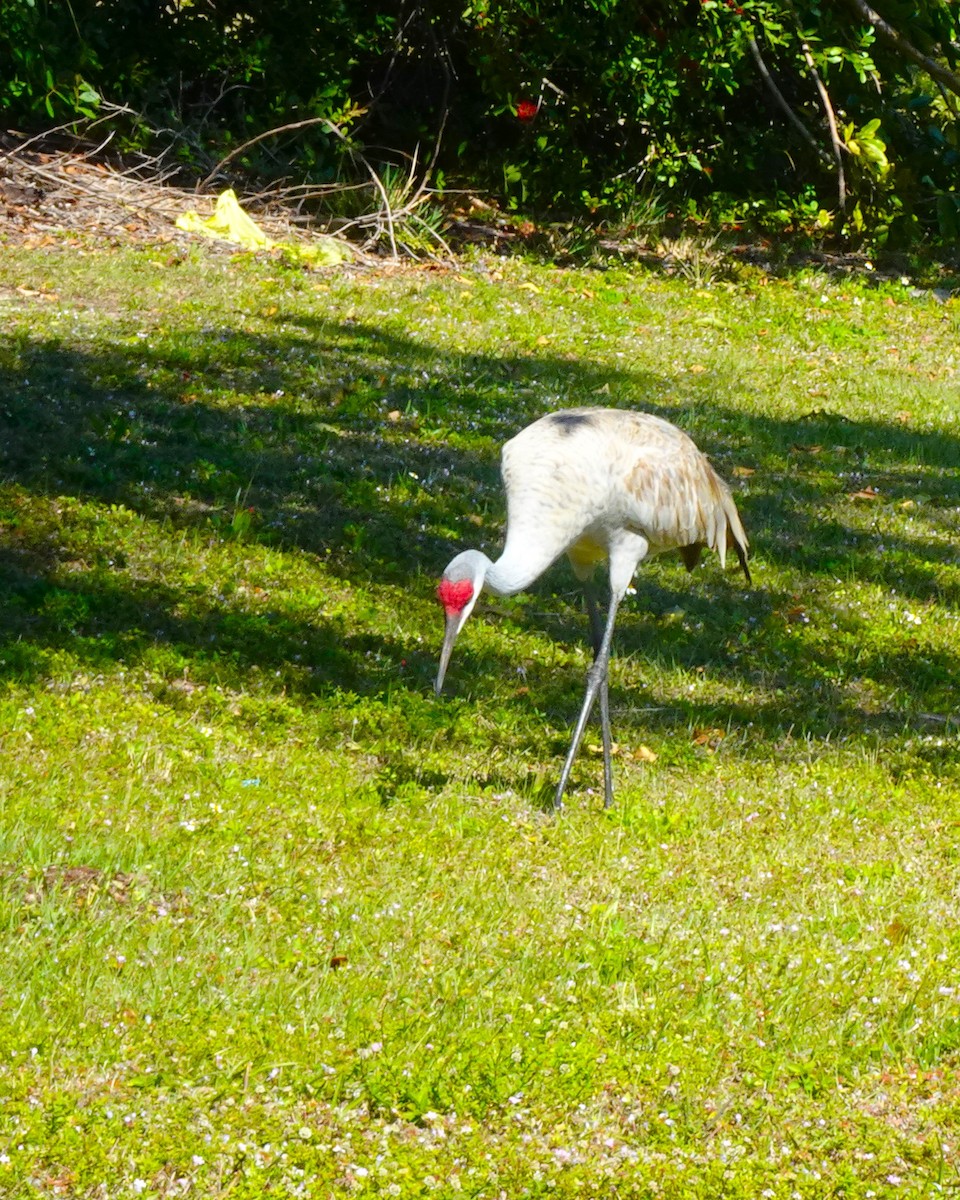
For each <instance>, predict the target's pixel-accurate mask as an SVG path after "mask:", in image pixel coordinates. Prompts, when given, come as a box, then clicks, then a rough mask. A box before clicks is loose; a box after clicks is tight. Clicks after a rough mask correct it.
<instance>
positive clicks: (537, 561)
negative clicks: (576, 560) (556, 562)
mask: <svg viewBox="0 0 960 1200" xmlns="http://www.w3.org/2000/svg"><path fill="white" fill-rule="evenodd" d="M552 561H553V559H552V558H549V559H548V558H545V557H544V555H543V554H542V553H540V554H538V553H537V551H536V549H532V548H531V547H529V546H527V547H523V548H517V547H516V546H515V545H514V546H511V544H510V541H509V539H508V541H507V545H506V546H505V547H504V550H503V553H502V554H501V555H500V557H499V558H498V559H497V561H496V562H490V560H489V559H487V562H488V563H489V566H488V567H487V570H486V574H485V577H484V581H483V586H484V588H485V589H486V590H487V591H488V592H492V593H493V595H494V596H512V595H513V594H514V592H522V591H523V589H524V588H527V587H529V586H530V584H531V583H533V581H534V580H535V579H537V578H539V576H541V575H542V574H543V572H544V571H545V570H546V569H547V567H549V566H550V563H551V562H552Z"/></svg>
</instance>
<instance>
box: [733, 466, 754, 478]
mask: <svg viewBox="0 0 960 1200" xmlns="http://www.w3.org/2000/svg"><path fill="white" fill-rule="evenodd" d="M756 473H757V470H756V467H734V468H733V474H734V475H736V477H737V478H738V479H749V478H750V476H751V475H756Z"/></svg>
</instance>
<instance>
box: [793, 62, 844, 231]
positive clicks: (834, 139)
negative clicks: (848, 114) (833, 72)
mask: <svg viewBox="0 0 960 1200" xmlns="http://www.w3.org/2000/svg"><path fill="white" fill-rule="evenodd" d="M800 49H801V50H802V52H803V58H804V61H805V62H806V64H807V70H808V71H809V72H810V76H811V78H812V79H813V82H814V83H815V84H816V85H817V91H818V92H819V93H820V103H821V104H822V105H823V111H824V114H825V115H826V118H827V125H828V126H829V127H830V144H831V145H832V146H833V157H834V159H835V160H836V163H837V205H838V207H839V209H840V211H841V213H844V212H846V210H847V177H846V174H845V173H844V170H843V143H842V142H841V140H840V131H839V130H838V128H837V115H836V113H835V112H834V111H833V104H832V103H831V102H830V93H829V92H828V91H827V89H826V85H825V84H824V82H823V80H822V79H821V78H820V72H819V71H818V70H817V64H816V63H815V62H814V61H813V54H812V53H811V51H810V47H809V46H808V45H807V43H806V42H801V43H800Z"/></svg>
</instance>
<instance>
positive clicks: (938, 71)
mask: <svg viewBox="0 0 960 1200" xmlns="http://www.w3.org/2000/svg"><path fill="white" fill-rule="evenodd" d="M847 4H848V6H849V7H850V8H852V9H853V11H854V12H855V13H856V14H857V16H859V17H862V18H863V19H864V20H865V21H866V22H868V24H870V25H872V26H873V28H874V29H875V30H876V31H877V33H878V34H879V35H880V37H882V38H883V40H884V41H885V42H886V43H887V44H888V45H890V46H892V47H893V48H894V50H896V51H898V52H899V53H900V54H902V55H903V57H904V58H908V59H910V61H911V62H913V63H916V64H917V66H918V67H922V68H923V69H924V71H926V73H927V74H928V75H929V76H930V77H931V79H935V80H936V81H937V82H938V83H942V84H943V86H944V87H945V88H947V89H948V90H949V91H951V92H953V93H954V94H955V95H957V96H960V75H957V74H956V73H955V72H954V71H951V70H950V69H949V67H945V66H943V65H942V64H941V63H938V62H937V61H936V59H934V58H929V57H928V56H927V55H926V54H924V53H923V52H922V51H921V50H918V49H917V48H916V46H915V45H914V44H913V42H910V41H908V40H907V39H906V38H905V37H904V36H903V34H902V33H899V32H898V31H897V30H896V29H894V27H893V26H892V25H889V24H888V23H887V22H886V21H885V20H884V19H883V17H881V16H880V14H879V13H878V12H875V11H874V10H873V9H872V8H871V7H870V5H869V4H867V3H866V0H847Z"/></svg>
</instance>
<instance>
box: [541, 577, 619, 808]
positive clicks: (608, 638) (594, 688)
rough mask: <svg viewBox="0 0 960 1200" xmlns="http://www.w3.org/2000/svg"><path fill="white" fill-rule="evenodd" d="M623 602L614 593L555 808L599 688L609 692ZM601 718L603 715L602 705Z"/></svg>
mask: <svg viewBox="0 0 960 1200" xmlns="http://www.w3.org/2000/svg"><path fill="white" fill-rule="evenodd" d="M619 603H620V598H619V597H618V596H616V595H611V596H610V608H609V610H608V612H607V627H606V629H604V631H603V637H602V638H601V640H600V645H599V648H598V649H597V651H596V655H595V657H594V660H593V662H592V663H591V665H590V670H589V671H588V672H587V691H586V694H585V695H584V697H583V706H582V707H581V709H580V716H579V717H578V718H577V724H576V727H575V728H574V731H573V737H572V738H571V740H570V749H569V750H568V751H567V761H566V762H565V763H564V764H563V771H562V772H561V773H560V782H559V783H558V784H557V791H556V794H555V796H554V798H553V807H554V808H563V793H564V792H565V791H566V788H567V780H568V779H569V778H570V769H571V767H572V766H573V760H574V759H575V758H576V757H577V751H578V750H579V749H580V742H581V740H582V738H583V731H584V730H585V729H586V727H587V721H589V720H590V713H591V712H592V710H593V705H594V702H595V700H596V698H597V692H599V691H602V692H604V693H605V692H606V686H607V667H608V665H609V662H610V644H611V642H612V641H613V624H614V621H616V619H617V605H618V604H619ZM598 623H599V622H598ZM601 719H603V709H602V708H601ZM607 727H608V729H609V713H608V714H607ZM607 749H608V747H607V743H606V741H605V742H604V757H605V758H606V757H607ZM610 799H611V800H612V791H611V794H610Z"/></svg>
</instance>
